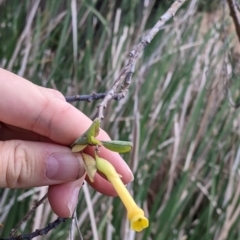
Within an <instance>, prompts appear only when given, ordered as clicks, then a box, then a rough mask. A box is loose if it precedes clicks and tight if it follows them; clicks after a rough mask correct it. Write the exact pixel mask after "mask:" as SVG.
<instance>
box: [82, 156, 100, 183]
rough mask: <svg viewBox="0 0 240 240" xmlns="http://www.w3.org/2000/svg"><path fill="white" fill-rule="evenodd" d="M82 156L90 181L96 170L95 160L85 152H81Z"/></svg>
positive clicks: (92, 179)
mask: <svg viewBox="0 0 240 240" xmlns="http://www.w3.org/2000/svg"><path fill="white" fill-rule="evenodd" d="M82 157H83V162H84V167H85V170H86V172H87V175H88V177H89V179H90V181H91V182H93V181H94V176H95V174H96V172H97V165H96V161H95V159H94V158H93V157H91V156H90V155H88V154H86V153H82Z"/></svg>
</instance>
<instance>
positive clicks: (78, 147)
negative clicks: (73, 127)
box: [72, 144, 87, 152]
mask: <svg viewBox="0 0 240 240" xmlns="http://www.w3.org/2000/svg"><path fill="white" fill-rule="evenodd" d="M85 147H87V145H80V144H77V145H74V146H73V147H72V152H81V151H82V150H83V149H84V148H85Z"/></svg>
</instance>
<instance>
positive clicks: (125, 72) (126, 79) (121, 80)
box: [98, 0, 187, 119]
mask: <svg viewBox="0 0 240 240" xmlns="http://www.w3.org/2000/svg"><path fill="white" fill-rule="evenodd" d="M186 1H187V0H177V1H175V2H174V3H173V4H172V5H171V7H170V8H169V9H168V10H167V12H166V13H165V14H164V15H162V17H160V19H159V20H158V22H157V23H156V24H155V25H154V27H153V28H152V29H151V30H150V31H149V32H148V34H147V35H146V36H145V37H143V38H142V40H141V42H140V43H138V45H137V46H136V47H134V48H133V50H132V51H131V52H130V53H129V58H128V62H127V64H126V65H125V67H124V68H123V69H122V70H121V72H120V74H119V76H118V77H117V79H116V80H115V82H114V83H113V85H112V86H111V88H110V89H109V91H108V92H107V94H106V96H105V98H104V99H103V101H102V102H101V103H100V104H99V105H98V117H99V119H103V118H104V115H103V111H104V108H106V107H107V104H108V102H109V101H110V100H111V99H112V98H113V96H114V95H115V94H116V91H117V89H118V88H119V86H121V85H122V90H121V94H122V95H123V97H124V96H125V95H126V92H127V89H128V87H129V85H130V83H131V79H132V75H133V73H134V70H135V65H136V62H137V60H138V59H139V58H140V57H141V55H142V53H143V50H144V48H145V47H146V46H147V45H148V44H149V43H150V42H151V41H152V39H153V38H154V37H155V35H156V34H157V33H158V32H159V30H160V29H161V27H162V26H163V25H164V24H165V23H166V22H167V21H168V20H169V19H171V18H172V17H173V16H174V15H175V14H176V12H177V10H178V9H179V8H180V7H181V6H182V5H183V3H184V2H186Z"/></svg>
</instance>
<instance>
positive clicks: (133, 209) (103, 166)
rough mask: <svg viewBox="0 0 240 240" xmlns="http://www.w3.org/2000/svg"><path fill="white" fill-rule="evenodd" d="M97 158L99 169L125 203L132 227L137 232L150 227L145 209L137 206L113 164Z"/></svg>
mask: <svg viewBox="0 0 240 240" xmlns="http://www.w3.org/2000/svg"><path fill="white" fill-rule="evenodd" d="M95 158H96V165H97V169H98V170H99V171H100V172H102V173H103V174H104V175H105V176H106V177H107V179H108V181H109V182H111V183H112V185H113V187H114V188H115V190H116V192H117V193H118V196H119V197H120V199H121V200H122V202H123V204H124V205H125V207H126V209H127V213H128V214H127V216H128V219H129V221H130V224H131V229H133V230H135V231H136V232H140V231H142V230H143V229H144V228H146V227H148V219H147V218H146V217H145V216H144V212H143V210H142V209H141V208H139V207H138V206H137V204H136V203H135V201H134V200H133V198H132V196H131V195H130V193H129V192H128V190H127V188H126V187H125V186H124V184H123V182H122V180H121V179H120V176H119V174H118V173H117V172H116V170H115V168H114V167H113V165H112V164H111V163H110V162H108V161H107V160H105V159H103V158H100V157H98V156H97V155H96V157H95Z"/></svg>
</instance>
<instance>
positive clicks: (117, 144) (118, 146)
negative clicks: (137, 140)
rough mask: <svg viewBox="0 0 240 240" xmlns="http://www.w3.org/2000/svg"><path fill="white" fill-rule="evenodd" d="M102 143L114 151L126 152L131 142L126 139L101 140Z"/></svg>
mask: <svg viewBox="0 0 240 240" xmlns="http://www.w3.org/2000/svg"><path fill="white" fill-rule="evenodd" d="M101 143H102V145H103V146H104V147H105V148H107V149H109V150H111V151H114V152H118V153H126V152H129V151H131V150H132V147H133V145H132V143H131V142H127V141H118V140H116V141H115V140H114V141H101Z"/></svg>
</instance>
